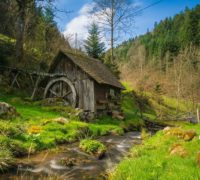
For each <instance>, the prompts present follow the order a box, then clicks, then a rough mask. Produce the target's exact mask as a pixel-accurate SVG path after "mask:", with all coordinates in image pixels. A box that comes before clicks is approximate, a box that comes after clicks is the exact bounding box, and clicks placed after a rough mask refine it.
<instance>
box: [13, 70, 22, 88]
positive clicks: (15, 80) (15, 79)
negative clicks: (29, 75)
mask: <svg viewBox="0 0 200 180" xmlns="http://www.w3.org/2000/svg"><path fill="white" fill-rule="evenodd" d="M19 74H20V72H19V71H18V72H17V74H16V75H15V76H14V79H13V81H12V83H11V87H13V86H14V84H15V82H16V84H17V86H18V88H20V85H19V83H18V81H17V77H18V76H19Z"/></svg>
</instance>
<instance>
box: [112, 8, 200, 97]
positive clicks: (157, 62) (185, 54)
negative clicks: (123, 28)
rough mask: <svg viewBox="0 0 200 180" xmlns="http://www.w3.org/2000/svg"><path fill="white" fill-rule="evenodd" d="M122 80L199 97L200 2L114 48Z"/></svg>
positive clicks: (176, 95)
mask: <svg viewBox="0 0 200 180" xmlns="http://www.w3.org/2000/svg"><path fill="white" fill-rule="evenodd" d="M115 54H116V59H117V60H118V64H119V66H120V70H121V72H122V74H121V77H122V79H123V80H128V81H130V82H131V83H132V84H133V85H134V87H136V88H139V89H143V90H148V91H149V90H150V91H154V92H157V93H165V94H169V95H171V96H175V97H177V98H188V99H190V100H193V101H194V100H195V99H196V100H197V99H198V98H199V97H200V90H199V88H198V87H199V85H200V79H199V77H200V5H197V6H196V7H195V8H193V9H188V8H185V10H184V11H183V12H180V13H179V14H177V15H175V16H174V17H169V18H166V19H164V20H162V21H161V22H159V23H155V26H154V29H153V31H152V32H147V33H146V34H145V35H142V36H139V37H136V38H135V39H132V40H129V41H126V42H124V43H122V45H120V46H118V47H117V48H116V49H115Z"/></svg>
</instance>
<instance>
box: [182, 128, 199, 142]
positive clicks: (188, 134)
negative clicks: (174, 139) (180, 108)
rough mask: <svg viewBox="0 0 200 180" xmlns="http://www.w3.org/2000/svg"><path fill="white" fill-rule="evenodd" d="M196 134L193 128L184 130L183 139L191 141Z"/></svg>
mask: <svg viewBox="0 0 200 180" xmlns="http://www.w3.org/2000/svg"><path fill="white" fill-rule="evenodd" d="M196 135H197V134H196V131H195V130H189V131H186V132H185V134H184V140H185V141H191V140H192V139H193V138H194V137H195V136H196Z"/></svg>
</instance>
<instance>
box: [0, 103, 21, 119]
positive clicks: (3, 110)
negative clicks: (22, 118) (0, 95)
mask: <svg viewBox="0 0 200 180" xmlns="http://www.w3.org/2000/svg"><path fill="white" fill-rule="evenodd" d="M17 116H19V113H17V111H16V108H15V107H13V106H11V105H10V104H8V103H5V102H0V118H2V119H12V118H16V117H17Z"/></svg>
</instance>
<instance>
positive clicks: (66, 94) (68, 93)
mask: <svg viewBox="0 0 200 180" xmlns="http://www.w3.org/2000/svg"><path fill="white" fill-rule="evenodd" d="M71 93H72V91H71V90H69V91H68V92H67V93H65V94H64V95H63V96H62V98H65V97H66V96H68V95H70V94H71Z"/></svg>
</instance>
